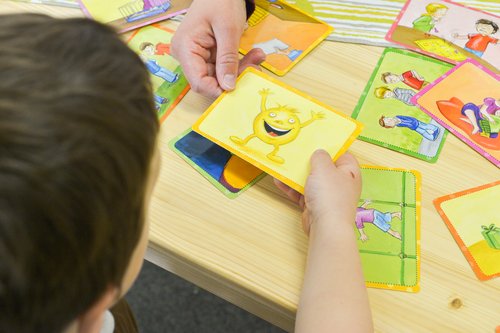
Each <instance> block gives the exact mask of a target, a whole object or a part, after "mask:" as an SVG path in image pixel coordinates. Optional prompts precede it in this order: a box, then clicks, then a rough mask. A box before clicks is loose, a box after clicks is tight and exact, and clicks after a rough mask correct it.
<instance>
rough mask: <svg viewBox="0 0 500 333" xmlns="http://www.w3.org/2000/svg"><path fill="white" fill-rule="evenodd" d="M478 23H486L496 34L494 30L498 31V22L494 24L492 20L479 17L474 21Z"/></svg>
mask: <svg viewBox="0 0 500 333" xmlns="http://www.w3.org/2000/svg"><path fill="white" fill-rule="evenodd" d="M478 24H486V25H489V26H491V27H492V28H493V34H496V32H497V31H498V24H496V23H495V22H493V21H490V20H486V19H479V20H477V21H476V25H478Z"/></svg>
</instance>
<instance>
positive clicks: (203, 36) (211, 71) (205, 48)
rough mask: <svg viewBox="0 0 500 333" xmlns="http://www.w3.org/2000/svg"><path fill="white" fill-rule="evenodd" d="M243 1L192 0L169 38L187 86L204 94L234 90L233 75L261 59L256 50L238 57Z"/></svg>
mask: <svg viewBox="0 0 500 333" xmlns="http://www.w3.org/2000/svg"><path fill="white" fill-rule="evenodd" d="M245 21H246V7H245V1H243V0H210V1H207V0H194V2H193V4H192V5H191V7H190V8H189V11H188V14H187V15H186V17H185V18H184V20H183V22H182V23H181V25H180V26H179V28H178V30H177V32H176V33H175V35H174V37H173V39H172V45H171V51H172V55H173V56H174V57H175V58H176V59H177V60H178V61H179V62H180V64H181V66H182V69H183V71H184V74H185V75H186V78H187V79H188V81H189V83H190V85H191V88H192V89H193V90H194V91H195V92H198V93H201V94H203V95H205V96H208V97H213V98H215V97H217V96H219V95H220V94H221V93H222V91H223V90H232V89H234V86H235V82H236V77H237V75H238V74H239V73H241V71H243V70H244V69H245V68H246V67H248V66H253V67H256V68H258V64H260V63H261V62H262V61H264V60H265V54H264V52H263V51H262V50H260V49H254V50H252V51H250V52H249V53H248V54H247V55H246V56H245V57H243V59H241V60H239V56H238V47H239V43H240V38H241V35H242V34H243V30H244V27H245Z"/></svg>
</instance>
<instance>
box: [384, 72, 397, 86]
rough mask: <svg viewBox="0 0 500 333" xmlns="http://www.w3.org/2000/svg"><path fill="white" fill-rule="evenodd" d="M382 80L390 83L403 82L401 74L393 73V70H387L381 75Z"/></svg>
mask: <svg viewBox="0 0 500 333" xmlns="http://www.w3.org/2000/svg"><path fill="white" fill-rule="evenodd" d="M381 79H382V82H384V83H387V84H390V83H398V82H401V78H400V76H399V75H397V74H394V73H391V72H385V73H383V74H382V75H381Z"/></svg>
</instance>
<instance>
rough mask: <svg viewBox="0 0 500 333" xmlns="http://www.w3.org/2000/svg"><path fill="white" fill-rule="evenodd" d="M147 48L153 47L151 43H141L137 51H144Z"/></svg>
mask: <svg viewBox="0 0 500 333" xmlns="http://www.w3.org/2000/svg"><path fill="white" fill-rule="evenodd" d="M148 46H154V45H153V43H150V42H143V43H141V45H139V50H141V51H144V50H145V49H146V47H148Z"/></svg>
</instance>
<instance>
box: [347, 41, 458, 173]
mask: <svg viewBox="0 0 500 333" xmlns="http://www.w3.org/2000/svg"><path fill="white" fill-rule="evenodd" d="M451 67H452V65H450V64H447V63H444V62H442V61H439V60H436V59H432V58H428V57H425V56H422V55H419V54H417V53H414V52H409V51H404V50H399V49H394V48H387V49H385V51H384V53H383V54H382V57H381V58H380V60H379V62H378V64H377V66H376V68H375V70H374V71H373V74H372V76H371V78H370V81H368V84H367V85H366V87H365V90H364V91H363V93H362V95H361V98H360V100H359V102H358V104H357V106H356V108H355V109H354V112H353V114H352V117H353V118H355V119H357V120H359V121H361V122H362V123H363V124H364V125H365V128H364V130H363V132H362V133H361V135H360V136H359V139H360V140H363V141H367V142H370V143H373V144H376V145H379V146H382V147H385V148H388V149H391V150H395V151H398V152H401V153H403V154H407V155H410V156H413V157H416V158H419V159H421V160H424V161H427V162H432V163H434V162H436V161H437V159H438V157H439V153H440V152H441V148H442V146H443V144H444V139H445V137H446V134H447V132H446V130H445V129H444V128H443V127H442V126H441V125H439V124H438V123H437V122H436V121H434V120H433V119H432V118H431V117H430V116H428V115H427V114H425V113H424V112H422V111H421V110H420V109H419V108H418V107H417V106H415V104H414V103H413V102H412V101H411V99H412V98H413V96H415V95H416V94H417V92H418V91H420V90H421V89H423V88H424V87H425V86H426V85H428V84H429V83H430V82H433V81H434V80H435V79H437V78H439V77H440V76H441V75H442V74H444V73H445V72H446V71H448V70H449V69H450V68H451Z"/></svg>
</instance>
